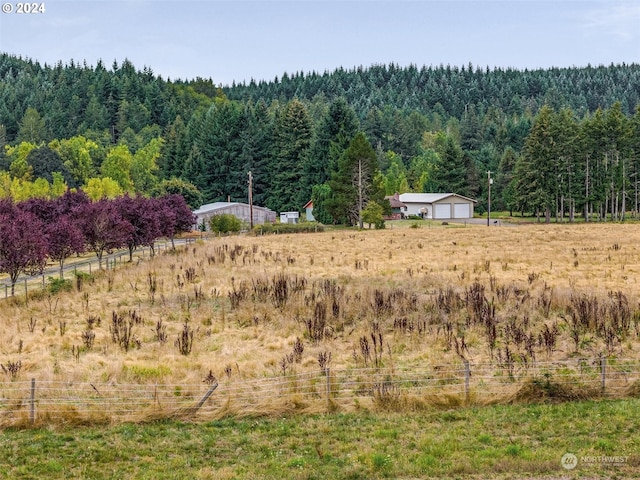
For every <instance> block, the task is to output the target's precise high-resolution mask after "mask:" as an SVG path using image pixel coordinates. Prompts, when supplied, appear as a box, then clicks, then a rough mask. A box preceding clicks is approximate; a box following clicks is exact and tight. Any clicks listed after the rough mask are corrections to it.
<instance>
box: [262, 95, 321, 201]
mask: <svg viewBox="0 0 640 480" xmlns="http://www.w3.org/2000/svg"><path fill="white" fill-rule="evenodd" d="M310 144H311V121H310V119H309V114H308V112H307V109H306V107H305V106H304V105H303V104H302V102H300V101H299V100H295V99H294V100H292V101H291V102H289V103H288V104H287V105H286V106H285V107H284V109H283V110H282V112H281V113H280V115H279V116H278V117H277V119H276V122H275V129H274V148H273V152H274V157H273V162H272V164H271V169H270V177H271V185H270V188H269V195H268V198H267V206H268V207H269V208H271V209H272V210H275V211H277V212H283V211H289V210H292V211H298V210H300V209H301V208H302V206H303V205H304V204H305V203H307V202H308V201H309V198H308V197H307V195H308V193H307V191H306V190H305V189H303V188H302V185H303V183H304V178H303V173H304V171H303V165H304V164H305V162H306V157H307V155H308V153H309V146H310Z"/></svg>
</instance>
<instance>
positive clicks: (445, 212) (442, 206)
mask: <svg viewBox="0 0 640 480" xmlns="http://www.w3.org/2000/svg"><path fill="white" fill-rule="evenodd" d="M435 207H436V210H435V218H451V204H450V203H438V204H436V205H435Z"/></svg>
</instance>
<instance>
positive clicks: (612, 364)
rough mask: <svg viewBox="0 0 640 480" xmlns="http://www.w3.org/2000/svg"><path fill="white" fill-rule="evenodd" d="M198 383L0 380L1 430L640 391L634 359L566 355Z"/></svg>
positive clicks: (639, 364)
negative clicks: (528, 360) (511, 361)
mask: <svg viewBox="0 0 640 480" xmlns="http://www.w3.org/2000/svg"><path fill="white" fill-rule="evenodd" d="M211 380H212V381H211V382H207V383H205V382H203V383H201V384H118V383H114V382H111V383H79V382H64V381H38V380H37V379H32V380H31V381H26V382H25V381H5V382H1V383H0V424H2V425H20V424H23V425H26V424H36V423H37V424H46V423H78V422H80V423H111V422H126V421H143V420H149V419H157V418H172V417H173V418H181V419H186V420H192V421H197V420H209V419H215V418H222V417H225V416H247V415H270V414H274V413H283V412H302V413H304V412H323V411H350V410H353V409H355V408H363V407H364V408H373V409H376V408H382V409H389V408H398V409H407V408H429V407H434V406H439V405H446V406H459V405H485V404H490V403H510V402H537V401H544V400H552V401H568V400H575V399H584V398H603V397H612V398H621V397H627V396H639V395H640V361H638V360H628V361H627V360H620V359H611V358H609V359H607V358H604V357H602V358H595V359H573V360H567V361H558V362H542V363H536V364H529V365H516V364H509V365H497V364H495V363H494V364H484V363H483V364H471V363H469V362H466V361H465V362H461V363H460V364H457V365H436V366H431V367H423V368H417V369H406V368H402V369H399V368H357V369H329V368H327V369H324V370H320V369H318V370H316V371H314V372H308V373H289V374H286V375H281V376H277V377H269V378H258V379H250V380H243V379H234V378H233V376H232V375H231V376H229V377H228V378H226V379H224V380H219V381H218V380H215V379H211Z"/></svg>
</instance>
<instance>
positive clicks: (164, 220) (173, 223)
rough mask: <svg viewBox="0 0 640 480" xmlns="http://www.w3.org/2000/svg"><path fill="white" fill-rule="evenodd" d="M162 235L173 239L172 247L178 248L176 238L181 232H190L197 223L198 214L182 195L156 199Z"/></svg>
mask: <svg viewBox="0 0 640 480" xmlns="http://www.w3.org/2000/svg"><path fill="white" fill-rule="evenodd" d="M156 202H157V205H158V212H159V218H160V231H161V232H162V235H164V236H165V237H168V238H170V239H171V247H172V248H174V249H175V248H176V246H175V243H174V238H175V236H176V235H179V234H181V233H185V232H190V231H191V230H193V227H194V225H195V224H196V216H195V215H194V214H193V212H192V211H191V209H190V208H189V205H187V202H186V201H185V200H184V198H183V197H182V195H178V194H175V193H174V194H171V195H165V196H163V197H160V198H158V199H157V200H156Z"/></svg>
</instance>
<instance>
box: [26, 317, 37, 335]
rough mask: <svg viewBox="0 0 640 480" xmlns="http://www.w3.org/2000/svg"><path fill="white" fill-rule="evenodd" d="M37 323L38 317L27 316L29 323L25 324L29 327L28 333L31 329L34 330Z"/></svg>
mask: <svg viewBox="0 0 640 480" xmlns="http://www.w3.org/2000/svg"><path fill="white" fill-rule="evenodd" d="M37 323H38V319H37V318H33V317H30V318H29V323H28V324H27V326H28V328H29V332H30V333H33V331H34V330H35V328H36V324H37Z"/></svg>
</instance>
